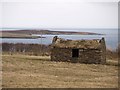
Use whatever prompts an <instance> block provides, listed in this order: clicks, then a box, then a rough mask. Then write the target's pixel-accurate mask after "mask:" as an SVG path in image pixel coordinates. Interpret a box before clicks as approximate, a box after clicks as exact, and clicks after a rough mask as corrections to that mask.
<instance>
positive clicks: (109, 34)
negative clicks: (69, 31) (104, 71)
mask: <svg viewBox="0 0 120 90" xmlns="http://www.w3.org/2000/svg"><path fill="white" fill-rule="evenodd" d="M88 31H90V30H88ZM92 32H96V33H102V34H106V35H57V36H58V37H60V38H65V39H72V40H80V39H101V38H102V37H105V40H106V45H107V48H110V49H113V50H115V49H116V48H117V46H118V30H116V29H115V30H96V31H92ZM37 36H40V35H37ZM42 36H43V37H46V38H42V39H41V38H38V39H14V38H11V39H7V38H4V39H2V42H7V43H34V44H35V43H37V44H41V43H42V44H47V45H48V44H51V43H52V39H53V37H54V36H56V35H42Z"/></svg>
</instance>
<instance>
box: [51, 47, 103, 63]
mask: <svg viewBox="0 0 120 90" xmlns="http://www.w3.org/2000/svg"><path fill="white" fill-rule="evenodd" d="M102 55H103V51H102V50H98V49H86V50H85V49H79V57H72V48H56V47H54V48H52V50H51V60H53V61H69V62H75V63H77V62H78V63H95V64H100V63H102V64H104V63H105V61H103V60H105V59H104V56H102Z"/></svg>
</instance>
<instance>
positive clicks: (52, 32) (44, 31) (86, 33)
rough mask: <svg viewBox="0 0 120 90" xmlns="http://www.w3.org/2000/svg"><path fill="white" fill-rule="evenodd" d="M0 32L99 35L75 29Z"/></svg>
mask: <svg viewBox="0 0 120 90" xmlns="http://www.w3.org/2000/svg"><path fill="white" fill-rule="evenodd" d="M2 33H15V34H29V35H31V34H51V35H59V34H62V35H71V34H75V35H101V34H99V33H93V32H75V31H51V30H13V31H8V30H6V31H2Z"/></svg>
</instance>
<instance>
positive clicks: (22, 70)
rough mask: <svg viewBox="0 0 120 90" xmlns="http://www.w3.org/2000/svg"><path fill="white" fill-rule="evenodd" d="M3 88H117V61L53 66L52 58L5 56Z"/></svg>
mask: <svg viewBox="0 0 120 90" xmlns="http://www.w3.org/2000/svg"><path fill="white" fill-rule="evenodd" d="M2 63H3V74H2V75H3V82H2V86H3V87H13V88H16V87H29V88H30V87H34V88H44V87H47V88H61V87H62V88H116V87H118V66H117V61H115V60H114V62H112V60H108V64H107V65H97V64H96V65H95V64H79V63H76V64H75V63H68V62H53V61H50V57H49V56H28V55H19V54H18V55H8V54H4V55H2Z"/></svg>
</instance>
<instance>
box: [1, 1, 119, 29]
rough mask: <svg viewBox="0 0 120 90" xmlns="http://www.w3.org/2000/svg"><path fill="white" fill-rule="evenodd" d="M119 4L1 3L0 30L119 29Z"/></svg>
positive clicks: (111, 2)
mask: <svg viewBox="0 0 120 90" xmlns="http://www.w3.org/2000/svg"><path fill="white" fill-rule="evenodd" d="M117 1H118V0H96V1H95V0H91V1H88V0H85V2H83V1H82V0H81V1H80V0H69V1H68V0H39V1H37V0H24V1H23V0H18V1H15V0H1V2H0V12H1V13H2V14H1V15H0V21H2V22H0V28H118V2H117Z"/></svg>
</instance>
